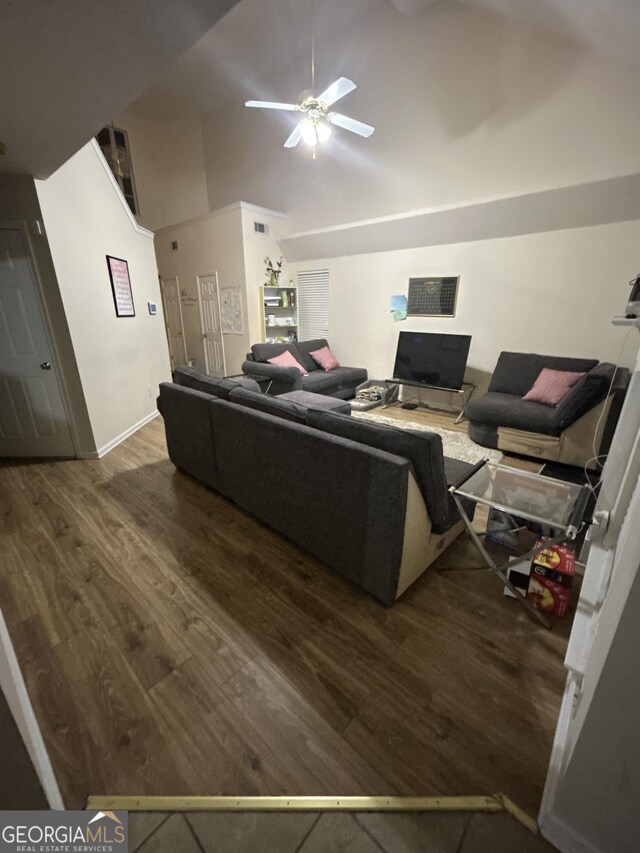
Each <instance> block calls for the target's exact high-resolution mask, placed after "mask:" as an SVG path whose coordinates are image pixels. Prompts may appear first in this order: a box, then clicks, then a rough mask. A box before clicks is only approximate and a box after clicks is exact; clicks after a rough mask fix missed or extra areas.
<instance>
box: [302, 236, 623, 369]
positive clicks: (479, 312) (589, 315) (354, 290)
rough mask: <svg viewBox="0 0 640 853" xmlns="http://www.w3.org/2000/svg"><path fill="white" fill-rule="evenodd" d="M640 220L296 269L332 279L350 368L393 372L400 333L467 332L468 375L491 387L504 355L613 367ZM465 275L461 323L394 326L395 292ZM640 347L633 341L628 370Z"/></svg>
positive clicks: (420, 321)
mask: <svg viewBox="0 0 640 853" xmlns="http://www.w3.org/2000/svg"><path fill="white" fill-rule="evenodd" d="M638 245H640V221H636V222H625V223H620V224H615V225H603V226H598V227H594V228H576V229H572V230H564V231H554V232H549V233H544V234H530V235H526V236H522V237H510V238H504V239H495V240H482V241H476V242H470V243H454V244H451V245H446V246H431V247H427V248H421V249H406V250H400V251H393V252H378V253H376V252H372V253H370V254H366V255H353V256H350V257H342V258H328V259H327V258H323V259H321V260H318V261H313V260H309V261H304V262H300V263H296V264H291V265H290V267H289V268H290V270H291V271H292V273H297V271H298V270H299V269H315V268H327V267H328V269H329V272H330V288H331V296H330V336H331V342H332V345H333V346H334V347H335V350H336V355H337V356H338V358H339V359H340V360H342V361H344V363H345V364H350V365H355V366H358V367H359V366H362V367H366V368H367V369H368V370H369V374H370V376H371V377H373V378H377V379H385V378H388V377H389V376H391V375H392V370H393V361H394V356H395V350H396V344H397V339H398V332H399V331H401V330H411V331H414V330H417V331H428V332H453V333H459V334H471V335H472V343H471V350H470V353H469V362H468V363H469V368H470V371H469V372H470V374H471V375H472V376H473V377H474V378H476V379H478V380H479V381H480V382H481V383H483V384H485V383H486V381H487V378H488V375H489V373H490V372H491V371H492V370H493V368H494V367H495V364H496V361H497V358H498V355H499V353H500V352H501V351H502V350H515V351H519V352H541V353H548V354H555V355H566V356H578V357H593V358H599V359H601V360H608V361H612V362H616V361H617V360H618V357H619V355H620V350H621V347H622V344H623V341H624V340H625V335H626V330H624V329H620V328H616V327H613V326H612V325H611V323H610V318H611V317H612V316H613V315H614V314H619V313H620V312H621V311H622V310H623V309H624V306H625V304H626V301H627V298H628V295H629V285H628V282H629V280H630V279H631V277H632V276H634V275H635V274H636V273H637V269H636V268H637V266H638ZM429 275H459V276H460V285H459V288H460V289H459V293H458V304H457V312H456V317H455V318H453V319H444V318H443V319H436V318H426V317H416V318H410V319H407V320H405V321H403V322H399V323H395V322H394V321H393V319H392V317H391V314H390V312H389V300H390V297H391V296H392V295H393V294H401V293H405V294H406V292H407V285H408V280H409V278H410V277H414V276H429ZM637 344H638V341H637V340H636V337H632V338H630V339H628V342H627V346H626V348H625V353H624V356H623V361H624V363H625V364H626V365H628V366H631V365H632V364H633V363H634V360H635V353H636V351H637Z"/></svg>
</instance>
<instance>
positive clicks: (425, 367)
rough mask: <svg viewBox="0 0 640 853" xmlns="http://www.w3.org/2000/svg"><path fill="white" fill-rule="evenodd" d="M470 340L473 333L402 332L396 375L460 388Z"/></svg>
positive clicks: (396, 376)
mask: <svg viewBox="0 0 640 853" xmlns="http://www.w3.org/2000/svg"><path fill="white" fill-rule="evenodd" d="M470 344H471V335H437V334H433V333H431V332H400V335H399V337H398V349H397V350H396V363H395V365H394V368H393V376H394V379H404V380H406V381H408V382H417V383H419V384H420V385H432V386H433V387H434V388H452V389H455V390H456V391H459V390H460V389H461V388H462V382H463V380H464V371H465V368H466V366H467V356H468V355H469V345H470Z"/></svg>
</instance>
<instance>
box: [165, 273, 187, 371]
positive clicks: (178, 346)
mask: <svg viewBox="0 0 640 853" xmlns="http://www.w3.org/2000/svg"><path fill="white" fill-rule="evenodd" d="M160 292H161V294H162V305H163V307H164V325H165V328H166V330H167V341H168V344H169V358H170V360H171V370H175V369H176V367H178V365H180V364H186V363H187V345H186V342H185V339H184V324H183V322H182V303H181V302H180V286H179V284H178V279H177V278H161V279H160Z"/></svg>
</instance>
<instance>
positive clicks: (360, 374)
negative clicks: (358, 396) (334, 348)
mask: <svg viewBox="0 0 640 853" xmlns="http://www.w3.org/2000/svg"><path fill="white" fill-rule="evenodd" d="M326 346H329V345H328V343H327V341H326V340H325V339H324V338H318V339H317V340H313V341H297V342H296V343H290V344H253V346H252V347H251V352H250V353H247V360H246V361H245V362H244V363H243V365H242V372H243V373H246V374H247V375H248V376H250V377H252V378H254V379H256V380H258V381H261V382H262V384H264V386H265V389H264V390H265V393H267V394H272V395H277V394H282V393H284V392H286V391H311V392H312V393H313V394H326V395H328V396H331V397H339V398H341V399H342V400H350V399H351V398H352V397H354V396H355V393H356V388H357V386H358V385H360V383H361V382H366V380H367V371H366V370H365V369H364V368H362V367H336V369H335V370H323V369H322V368H321V367H318V365H317V364H316V362H315V361H314V360H313V359H312V358H311V355H310V353H312V352H315V351H316V350H319V349H322V347H326ZM285 351H288V352H290V353H291V354H292V355H293V357H294V358H295V359H296V360H297V361H298V362H299V363H300V364H301V365H302V366H303V367H304V368H305V369H306V371H307V375H306V376H303V375H302V374H301V373H300V371H299V370H298V368H297V367H278V366H277V365H275V364H269V363H268V359H270V358H273V357H274V356H278V355H281V354H282V353H283V352H285Z"/></svg>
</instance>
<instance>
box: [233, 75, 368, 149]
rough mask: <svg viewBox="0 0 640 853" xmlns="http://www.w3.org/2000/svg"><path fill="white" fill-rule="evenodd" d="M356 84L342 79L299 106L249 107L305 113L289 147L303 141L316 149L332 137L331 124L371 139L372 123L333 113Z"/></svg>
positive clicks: (266, 103) (268, 104)
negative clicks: (332, 107)
mask: <svg viewBox="0 0 640 853" xmlns="http://www.w3.org/2000/svg"><path fill="white" fill-rule="evenodd" d="M355 88H356V84H355V83H353V82H352V81H351V80H348V79H347V78H346V77H339V78H338V79H337V80H336V81H335V82H334V83H332V84H331V85H330V86H329V87H328V88H327V89H325V90H324V92H322V94H320V95H318V96H315V95H306V96H305V97H303V99H302V100H301V101H300V103H299V104H280V103H274V102H272V101H247V102H246V103H245V107H258V108H260V109H263V110H289V111H290V112H302V113H304V114H305V117H304V118H303V119H302V121H300V122H298V124H297V125H296V126H295V127H294V129H293V131H292V133H291V135H290V136H289V138H288V139H287V141H286V142H285V143H284V147H285V148H294V147H295V146H296V145H297V144H298V143H299V142H300V140H301V139H302V140H304V141H305V142H306V143H307V144H308V145H312V146H313V147H314V155H315V146H316V145H319V144H320V143H321V142H325V141H326V140H327V139H328V138H329V136H330V135H331V127H330V125H332V124H335V125H338V127H342V128H344V129H345V130H350V131H351V132H352V133H357V134H358V135H359V136H365V137H366V136H371V134H372V133H373V131H374V130H375V128H373V127H372V126H371V125H370V124H365V123H364V122H362V121H357V120H356V119H354V118H349V116H343V115H341V114H340V113H334V112H331V111H330V110H329V107H331V106H332V105H333V104H335V102H336V101H339V100H340V98H344V96H345V95H348V94H349V92H353V90H354V89H355Z"/></svg>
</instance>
